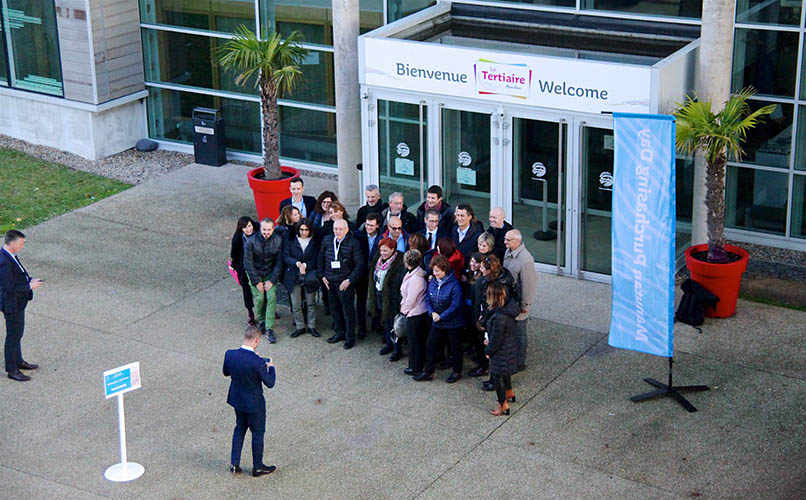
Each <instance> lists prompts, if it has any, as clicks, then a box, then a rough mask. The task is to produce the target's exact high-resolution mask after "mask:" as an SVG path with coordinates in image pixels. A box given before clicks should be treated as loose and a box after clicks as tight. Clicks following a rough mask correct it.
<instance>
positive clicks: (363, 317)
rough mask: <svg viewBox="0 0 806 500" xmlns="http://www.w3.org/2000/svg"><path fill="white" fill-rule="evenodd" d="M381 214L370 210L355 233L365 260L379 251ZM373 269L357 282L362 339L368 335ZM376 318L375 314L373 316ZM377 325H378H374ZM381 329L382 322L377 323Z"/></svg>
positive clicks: (359, 327) (357, 306)
mask: <svg viewBox="0 0 806 500" xmlns="http://www.w3.org/2000/svg"><path fill="white" fill-rule="evenodd" d="M380 225H381V215H380V214H379V213H378V212H370V213H369V214H367V217H366V220H364V227H363V228H362V229H357V230H356V231H355V232H354V233H353V235H354V236H355V239H356V240H358V244H359V245H360V246H361V254H362V255H363V257H364V262H367V263H369V262H372V258H373V257H374V256H375V253H377V252H378V242H379V241H381V238H383V237H382V236H381V228H380ZM370 273H371V271H370V270H367V271H366V272H363V273H361V278H360V279H359V280H358V282H357V283H356V284H355V294H356V309H357V311H358V338H359V339H362V338H364V337H365V336H366V335H367V293H368V292H367V291H368V290H369V275H370ZM373 318H375V316H373ZM373 326H376V325H373ZM377 329H380V323H378V324H377Z"/></svg>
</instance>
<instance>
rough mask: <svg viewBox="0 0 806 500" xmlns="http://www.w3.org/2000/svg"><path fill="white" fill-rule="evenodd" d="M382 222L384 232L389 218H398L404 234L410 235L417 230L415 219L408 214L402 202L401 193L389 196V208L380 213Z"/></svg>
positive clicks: (412, 215)
mask: <svg viewBox="0 0 806 500" xmlns="http://www.w3.org/2000/svg"><path fill="white" fill-rule="evenodd" d="M381 216H382V217H383V221H381V228H382V231H381V232H383V231H385V230H386V229H385V228H386V226H387V225H388V224H389V218H390V217H394V216H398V217H400V220H402V221H403V230H404V231H406V234H411V233H414V232H416V231H417V229H419V228H418V227H417V217H415V216H414V214H412V213H411V212H409V207H407V206H406V203H405V202H404V201H403V193H392V194H390V195H389V206H388V207H387V208H385V209H384V210H382V211H381Z"/></svg>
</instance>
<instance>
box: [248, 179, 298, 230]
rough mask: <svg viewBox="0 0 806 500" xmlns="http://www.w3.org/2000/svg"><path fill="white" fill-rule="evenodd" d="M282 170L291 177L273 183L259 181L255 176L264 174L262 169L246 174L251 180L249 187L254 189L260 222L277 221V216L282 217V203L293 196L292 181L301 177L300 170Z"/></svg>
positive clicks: (263, 180)
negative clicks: (267, 218)
mask: <svg viewBox="0 0 806 500" xmlns="http://www.w3.org/2000/svg"><path fill="white" fill-rule="evenodd" d="M280 168H281V169H282V170H283V173H286V174H290V176H289V177H283V178H282V179H277V180H273V181H267V180H265V179H259V178H257V177H255V175H257V174H261V175H262V174H263V168H262V167H261V168H256V169H254V170H250V171H249V173H247V174H246V178H247V179H249V187H250V188H252V194H253V195H254V196H255V208H257V218H258V221H260V220H261V219H263V218H265V217H271V218H272V219H273V220H277V216H279V215H280V202H281V201H283V200H284V199H286V198H289V197H290V196H291V191H289V188H290V185H291V179H293V178H294V177H297V176H299V170H297V169H296V168H291V167H280Z"/></svg>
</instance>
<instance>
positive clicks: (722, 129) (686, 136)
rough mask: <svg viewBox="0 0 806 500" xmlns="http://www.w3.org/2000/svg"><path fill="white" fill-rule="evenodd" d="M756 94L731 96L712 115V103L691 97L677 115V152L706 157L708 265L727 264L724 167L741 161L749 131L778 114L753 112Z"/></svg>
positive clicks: (765, 109) (767, 109)
mask: <svg viewBox="0 0 806 500" xmlns="http://www.w3.org/2000/svg"><path fill="white" fill-rule="evenodd" d="M753 94H755V90H753V89H749V88H746V89H744V90H742V91H741V92H739V93H738V94H735V95H733V96H731V97H730V98H729V99H728V100H727V101H726V102H725V106H724V108H723V109H722V111H720V112H719V113H716V114H714V113H713V112H712V111H711V101H695V100H694V99H692V98H691V97H690V96H689V97H687V98H686V102H685V103H684V104H681V105H679V108H678V110H677V111H676V112H675V113H674V116H675V118H677V138H676V141H675V142H676V144H677V147H678V149H680V150H681V151H682V152H684V153H686V154H690V153H692V152H694V151H695V150H700V151H701V152H702V153H703V154H704V155H705V164H706V195H705V205H706V207H707V210H708V216H707V226H708V262H715V263H719V262H727V261H728V257H727V254H726V252H725V165H726V164H727V161H728V154H730V155H731V156H732V157H733V158H735V159H737V160H738V159H739V158H741V156H742V154H744V151H743V150H742V145H741V144H742V142H743V141H744V140H745V137H746V136H747V131H748V130H750V129H752V128H753V127H755V126H756V125H757V124H758V123H759V121H760V119H761V117H763V116H765V115H769V114H770V113H772V112H773V111H774V110H775V106H776V105H775V104H770V105H768V106H764V107H762V108H759V109H757V110H756V111H753V112H752V113H751V112H750V106H749V105H748V104H747V100H748V99H749V98H750V97H751V96H752V95H753Z"/></svg>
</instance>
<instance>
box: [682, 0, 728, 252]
mask: <svg viewBox="0 0 806 500" xmlns="http://www.w3.org/2000/svg"><path fill="white" fill-rule="evenodd" d="M735 12H736V0H703V3H702V27H701V29H700V62H699V72H698V73H699V76H698V79H697V97H698V99H699V100H701V101H711V103H712V106H713V107H712V110H713V112H714V113H718V112H719V110H721V109H722V106H723V105H724V103H725V101H727V100H728V98H729V97H730V77H731V60H732V58H733V19H734V17H735V15H736V14H735ZM705 163H706V162H705V161H704V158H703V155H701V154H698V155H697V156H696V160H695V166H694V206H693V207H692V209H693V214H692V221H691V226H692V228H691V243H692V244H693V245H697V244H700V243H705V242H706V234H708V237H707V240H708V241H711V237H710V233H711V232H712V231H713V229H712V228H713V226H712V225H711V222H712V219H711V212H712V210H711V209H710V208H708V207H709V205H707V200H706V198H707V194H706V188H705V186H706V185H707V184H709V183H710V182H711V176H710V174H709V173H708V172H706V171H707V170H708V167H707V166H706V165H705ZM723 165H724V164H723ZM722 179H724V173H723V174H722ZM722 192H723V193H724V186H723V187H722ZM721 199H722V206H724V195H723V196H722V198H721ZM721 213H722V214H724V210H723V211H722V212H721ZM723 220H724V215H723V216H721V217H720V221H723ZM706 228H707V229H706ZM718 232H719V233H720V234H722V233H723V231H722V228H721V226H720V229H719V230H718ZM720 239H721V240H722V241H723V243H724V238H720Z"/></svg>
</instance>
